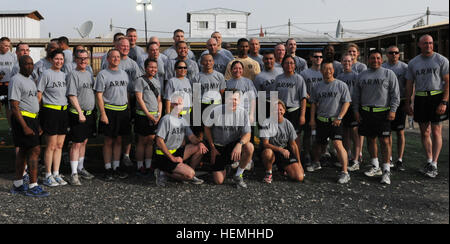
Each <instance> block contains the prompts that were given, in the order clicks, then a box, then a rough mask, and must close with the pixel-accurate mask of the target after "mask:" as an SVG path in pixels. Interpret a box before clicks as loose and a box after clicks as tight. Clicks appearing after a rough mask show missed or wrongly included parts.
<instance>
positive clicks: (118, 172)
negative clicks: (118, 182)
mask: <svg viewBox="0 0 450 244" xmlns="http://www.w3.org/2000/svg"><path fill="white" fill-rule="evenodd" d="M113 177H114V178H119V179H126V178H128V174H127V173H126V172H125V171H123V170H121V169H120V168H117V169H116V170H113Z"/></svg>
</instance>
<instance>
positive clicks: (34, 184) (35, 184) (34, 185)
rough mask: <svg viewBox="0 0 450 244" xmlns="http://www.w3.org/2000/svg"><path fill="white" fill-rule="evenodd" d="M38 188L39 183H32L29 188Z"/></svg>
mask: <svg viewBox="0 0 450 244" xmlns="http://www.w3.org/2000/svg"><path fill="white" fill-rule="evenodd" d="M36 186H38V183H31V184H30V186H28V188H29V189H31V188H34V187H36Z"/></svg>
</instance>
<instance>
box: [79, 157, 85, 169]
mask: <svg viewBox="0 0 450 244" xmlns="http://www.w3.org/2000/svg"><path fill="white" fill-rule="evenodd" d="M83 168H84V157H81V158H79V159H78V170H79V171H81V170H82V169H83Z"/></svg>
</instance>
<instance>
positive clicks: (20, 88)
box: [8, 73, 39, 114]
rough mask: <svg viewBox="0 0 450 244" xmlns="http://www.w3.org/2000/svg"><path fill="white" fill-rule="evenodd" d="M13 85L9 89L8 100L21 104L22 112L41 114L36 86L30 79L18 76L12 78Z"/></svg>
mask: <svg viewBox="0 0 450 244" xmlns="http://www.w3.org/2000/svg"><path fill="white" fill-rule="evenodd" d="M11 81H12V84H11V85H10V86H9V87H8V98H9V100H14V101H18V102H19V109H20V111H27V112H30V113H35V114H37V113H39V101H38V98H37V88H36V84H35V83H34V81H33V80H32V79H31V76H30V77H25V76H23V75H22V74H20V73H19V74H16V75H14V76H13V77H12V78H11Z"/></svg>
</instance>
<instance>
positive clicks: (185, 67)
mask: <svg viewBox="0 0 450 244" xmlns="http://www.w3.org/2000/svg"><path fill="white" fill-rule="evenodd" d="M175 68H176V69H187V66H177V67H175Z"/></svg>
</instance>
